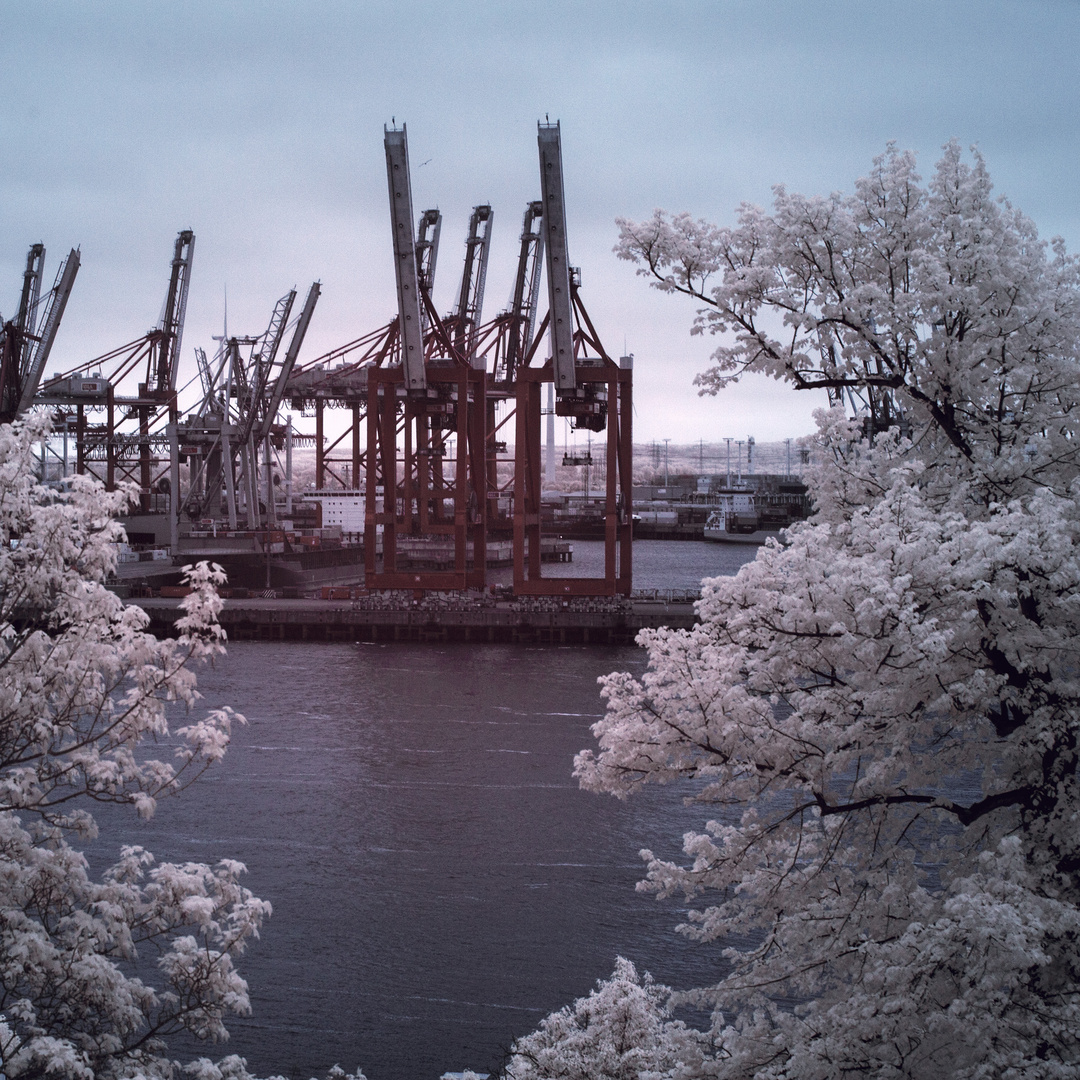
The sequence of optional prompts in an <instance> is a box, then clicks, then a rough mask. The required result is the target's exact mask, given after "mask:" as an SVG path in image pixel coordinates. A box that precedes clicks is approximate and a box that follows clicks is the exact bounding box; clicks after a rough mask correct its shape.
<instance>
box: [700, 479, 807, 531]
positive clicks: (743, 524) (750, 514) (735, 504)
mask: <svg viewBox="0 0 1080 1080" xmlns="http://www.w3.org/2000/svg"><path fill="white" fill-rule="evenodd" d="M790 523H791V519H790V518H787V517H786V516H782V517H781V518H780V519H778V518H777V517H776V515H774V514H773V515H769V517H768V518H765V519H763V517H762V515H761V513H759V511H758V508H757V505H756V504H755V502H754V495H753V492H750V491H726V492H723V493H721V495H720V506H719V508H718V509H716V510H714V511H713V512H712V513H711V514H710V515H709V518H708V520H707V521H706V522H705V539H706V540H715V541H716V542H717V543H721V544H764V543H765V541H766V540H768V538H769V537H770V536H772V537H776V538H777V539H779V536H780V530H781V529H782V528H784V527H785V526H787V525H789V524H790Z"/></svg>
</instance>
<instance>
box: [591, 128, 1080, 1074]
mask: <svg viewBox="0 0 1080 1080" xmlns="http://www.w3.org/2000/svg"><path fill="white" fill-rule="evenodd" d="M620 225H621V240H620V244H619V247H618V248H617V249H616V250H617V251H618V253H619V254H620V255H621V256H622V257H624V258H627V259H631V260H633V261H635V262H637V263H638V264H639V266H640V272H641V273H643V274H645V275H647V276H649V277H650V278H651V279H652V280H653V281H654V283H655V284H656V285H657V287H659V288H660V289H662V290H665V291H668V292H676V293H684V294H687V295H689V296H691V297H693V298H695V299H696V300H697V301H699V302H700V304H701V309H700V311H699V314H698V317H697V321H696V324H695V329H697V330H698V331H701V332H715V333H719V334H721V335H723V344H722V345H721V347H720V348H719V349H718V350H717V351H716V353H715V361H716V364H715V367H714V368H713V369H712V370H711V371H709V372H707V373H705V375H703V376H702V378H701V382H702V385H703V387H704V389H705V390H706V391H716V390H718V389H720V388H721V387H722V386H723V385H724V384H725V382H726V381H727V380H728V379H730V378H732V377H737V376H738V375H739V374H740V373H742V372H744V371H757V372H764V373H767V374H770V375H773V376H775V377H776V378H778V379H784V380H787V381H788V382H789V383H792V384H794V385H795V386H797V387H825V388H827V389H828V390H830V391H831V392H832V393H833V395H834V398H835V400H837V401H839V400H840V398H841V397H843V398H844V399H845V400H847V402H848V404H851V402H852V401H854V402H855V403H856V404H857V405H859V407H860V415H859V416H857V417H855V418H854V419H852V418H850V417H848V416H846V415H845V413H844V410H843V409H841V408H839V407H834V408H833V409H832V410H831V411H828V412H823V413H822V414H820V416H819V429H820V430H819V433H818V436H817V451H816V455H815V456H816V459H817V461H818V462H819V464H818V466H817V467H816V470H815V472H814V474H813V475H812V476H811V477H810V484H811V491H812V495H813V497H814V500H815V505H816V513H815V515H814V517H813V518H812V520H810V521H809V522H807V523H804V524H801V525H797V526H795V527H794V528H792V529H791V530H790V531H789V533H788V537H787V541H786V543H785V544H783V545H782V546H781V545H776V544H771V545H770V546H767V547H765V548H763V549H762V550H761V551H760V553H759V555H758V558H757V559H756V561H754V562H753V563H750V564H748V565H747V566H744V567H743V568H742V570H741V572H740V573H739V574H738V575H737V576H736V577H734V578H718V579H714V580H711V581H707V582H706V583H705V588H704V593H703V599H702V601H701V604H700V607H699V613H700V616H701V623H700V625H699V626H697V627H696V628H695V629H694V630H692V631H688V632H675V631H667V630H659V631H654V632H648V631H646V632H645V633H644V634H643V635H642V638H641V639H640V640H641V641H642V644H643V645H644V646H645V648H646V649H647V650H648V653H649V661H650V663H649V667H648V670H647V672H646V674H645V675H644V676H643V677H642V678H640V679H635V678H632V677H630V676H629V675H626V674H617V675H612V676H609V677H608V678H607V679H606V680H604V693H605V694H606V696H607V713H606V716H605V718H604V719H603V720H601V721H600V722H599V723H598V724H597V725H596V726H595V728H594V732H595V734H596V735H597V737H598V740H599V750H598V752H595V753H594V752H591V751H586V752H583V753H582V754H580V755H579V757H578V759H577V763H576V772H577V775H578V776H579V778H580V781H581V783H582V784H583V785H584V786H585V787H587V788H590V789H593V790H596V791H606V792H612V793H614V794H616V795H618V796H627V795H630V794H631V793H633V792H634V791H635V790H637V789H638V788H640V787H641V786H642V785H644V784H647V783H656V782H659V783H665V782H669V781H675V780H680V781H690V782H692V783H693V784H694V785H696V787H695V790H696V792H697V794H696V796H695V797H696V798H697V799H699V800H700V801H701V802H702V803H703V804H705V805H707V806H709V807H710V815H711V820H709V821H708V823H707V824H706V825H705V827H704V829H703V830H702V831H701V832H700V833H696V834H688V835H687V836H686V837H685V843H684V846H685V851H686V854H687V856H688V860H687V861H685V862H673V861H668V860H664V859H659V858H656V857H653V856H652V855H651V853H648V852H646V853H644V854H645V856H646V858H647V860H648V877H647V881H646V882H645V883H644V887H645V888H646V889H648V890H651V891H654V892H656V893H658V894H659V895H661V896H665V895H670V894H673V893H676V892H684V893H685V894H686V895H688V896H689V897H692V898H696V899H695V901H694V909H693V911H692V913H691V915H690V918H689V920H688V922H687V924H686V925H685V926H684V927H683V930H684V931H685V932H686V933H687V934H689V935H691V936H692V937H695V938H697V939H699V940H701V941H716V942H721V943H723V944H724V945H725V946H726V947H725V951H724V956H725V958H726V965H727V966H726V967H725V968H724V969H723V970H721V971H718V973H717V981H716V984H715V985H714V986H713V987H712V988H710V995H711V1000H712V1001H713V1002H714V1003H715V1007H716V1009H717V1013H716V1014H715V1021H714V1026H713V1030H712V1032H711V1037H712V1040H713V1047H712V1050H711V1053H710V1056H709V1058H708V1060H707V1062H706V1063H705V1064H703V1065H702V1066H701V1068H699V1069H695V1070H693V1071H692V1073H691V1074H693V1075H710V1076H717V1077H730V1078H736V1077H738V1078H740V1080H743V1078H747V1077H756V1078H770V1080H772V1078H781V1077H784V1078H794V1077H800V1078H825V1077H836V1078H839V1077H850V1076H856V1075H857V1076H874V1077H913V1078H914V1077H919V1078H921V1080H929V1078H935V1077H957V1078H959V1077H963V1078H972V1080H974V1078H987V1080H989V1078H991V1077H994V1078H997V1077H1011V1078H1021V1077H1023V1078H1025V1080H1034V1078H1061V1077H1076V1076H1078V1075H1080V952H1078V944H1080V910H1078V901H1080V880H1078V873H1080V817H1078V812H1080V798H1078V795H1080V792H1078V785H1077V766H1078V750H1077V739H1078V733H1080V683H1078V677H1080V558H1078V540H1080V509H1078V497H1080V482H1078V474H1080V368H1078V364H1077V356H1078V344H1080V278H1078V267H1077V263H1076V261H1075V260H1074V259H1073V258H1072V257H1069V256H1067V255H1066V254H1065V251H1064V248H1063V245H1062V244H1061V242H1060V241H1057V240H1055V241H1054V242H1053V243H1052V245H1050V246H1049V248H1048V247H1047V245H1045V244H1043V243H1042V242H1040V241H1039V239H1038V236H1037V234H1036V230H1035V228H1034V226H1033V225H1032V224H1031V222H1030V221H1028V220H1027V219H1026V218H1025V217H1023V215H1021V214H1020V213H1018V212H1017V211H1016V210H1014V209H1013V208H1012V207H1010V206H1009V205H1008V203H1006V202H1004V201H999V200H995V199H994V198H993V197H992V194H991V185H990V181H989V178H988V176H987V173H986V169H985V167H984V164H983V162H982V159H981V158H980V157H979V156H978V155H977V154H975V155H974V159H973V161H972V162H970V163H969V162H968V161H965V158H964V155H963V154H962V153H961V151H960V149H959V148H958V147H957V146H956V145H955V144H950V145H948V146H947V147H946V148H945V153H944V157H943V158H942V160H941V162H940V163H939V164H938V166H937V169H936V172H935V174H934V176H933V178H932V179H931V181H930V182H929V184H927V185H925V186H924V185H923V184H922V183H921V181H920V178H919V177H918V176H917V175H916V172H915V165H914V161H913V159H912V157H911V156H910V155H909V154H904V153H900V152H898V151H896V150H895V149H894V148H892V147H890V148H889V149H888V151H887V152H886V153H885V154H884V155H883V156H882V157H881V158H879V159H877V160H876V161H875V163H874V168H873V171H872V172H871V174H870V176H869V177H867V178H866V179H864V180H861V181H859V182H858V183H857V185H856V187H855V192H854V194H853V195H850V196H842V195H834V196H831V197H829V198H804V197H802V196H799V195H793V194H789V193H788V192H787V191H785V190H784V189H783V188H777V189H776V191H775V206H774V210H773V213H772V214H766V213H765V212H763V211H761V210H758V209H756V208H754V207H749V206H744V207H743V208H742V209H741V211H740V214H739V219H738V223H737V224H736V226H735V227H733V228H717V227H714V226H711V225H709V224H707V223H704V222H700V221H693V220H691V219H690V218H689V217H688V216H686V215H678V216H674V217H672V216H669V215H667V214H664V213H662V212H657V213H656V215H655V216H654V217H653V218H652V219H651V220H650V221H647V222H645V223H641V224H634V223H631V222H626V221H623V222H620ZM673 1075H674V1074H673Z"/></svg>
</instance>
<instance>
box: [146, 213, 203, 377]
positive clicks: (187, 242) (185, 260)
mask: <svg viewBox="0 0 1080 1080" xmlns="http://www.w3.org/2000/svg"><path fill="white" fill-rule="evenodd" d="M194 254H195V234H194V233H193V232H192V231H191V230H190V229H183V230H182V231H181V232H179V233H178V234H177V236H176V242H175V244H174V245H173V258H172V264H171V272H170V274H169V289H168V292H166V294H165V306H164V308H163V309H162V313H161V323H160V324H159V326H158V328H157V334H156V335H155V336H157V338H158V342H157V363H156V364H152V365H151V367H150V370H149V371H148V372H147V391H148V392H149V393H150V394H151V395H152V396H154V397H161V398H168V397H171V396H172V393H173V391H174V390H175V389H176V374H177V369H178V367H179V365H180V344H181V341H182V340H183V337H184V316H185V315H186V314H187V298H188V286H189V284H190V283H191V260H192V256H193V255H194Z"/></svg>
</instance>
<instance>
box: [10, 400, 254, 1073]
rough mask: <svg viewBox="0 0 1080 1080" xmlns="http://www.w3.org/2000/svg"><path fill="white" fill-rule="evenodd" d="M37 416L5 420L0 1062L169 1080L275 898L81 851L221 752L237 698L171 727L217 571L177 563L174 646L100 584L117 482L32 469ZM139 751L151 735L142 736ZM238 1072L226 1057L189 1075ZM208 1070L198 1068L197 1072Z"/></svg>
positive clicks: (225, 872) (27, 1069)
mask: <svg viewBox="0 0 1080 1080" xmlns="http://www.w3.org/2000/svg"><path fill="white" fill-rule="evenodd" d="M46 430H47V427H46V424H45V422H44V421H43V420H42V419H41V418H39V417H31V419H29V420H28V421H26V422H25V423H22V424H17V425H15V426H10V425H4V426H0V1014H3V1017H4V1019H5V1021H6V1022H3V1023H0V1072H2V1073H3V1074H5V1075H6V1076H8V1077H11V1078H14V1077H46V1076H47V1077H49V1078H51V1080H65V1078H69V1077H70V1078H78V1080H91V1078H93V1077H118V1076H134V1075H143V1076H163V1077H164V1076H171V1075H172V1074H173V1066H172V1064H170V1062H169V1060H168V1058H167V1057H166V1056H165V1053H166V1044H165V1039H166V1037H167V1036H169V1035H170V1034H173V1033H176V1032H180V1031H187V1032H190V1033H192V1034H193V1035H195V1036H197V1037H199V1038H202V1039H211V1040H220V1039H224V1038H225V1037H226V1036H227V1032H226V1029H225V1018H226V1016H227V1015H228V1014H230V1013H237V1014H238V1013H245V1012H247V1011H248V996H247V985H246V984H245V982H244V980H243V979H242V978H241V977H240V976H239V974H238V973H237V972H236V970H235V969H234V967H233V957H235V956H236V955H237V954H238V953H240V952H241V951H242V950H243V948H244V945H245V943H246V942H247V941H248V940H250V939H251V937H252V936H254V935H256V934H257V932H258V928H259V925H260V923H261V922H262V920H263V918H264V917H266V916H267V915H268V914H269V913H270V906H269V904H267V903H265V902H263V901H261V900H259V899H258V898H257V897H255V896H253V895H252V894H251V892H250V891H249V890H247V889H245V888H243V887H242V886H241V885H240V884H239V878H240V875H241V874H242V873H243V871H244V867H243V866H242V865H241V864H240V863H238V862H235V861H231V860H224V861H222V862H220V863H218V864H217V865H216V866H214V867H210V866H205V865H201V864H194V863H187V864H183V865H172V864H167V863H157V862H155V860H154V858H153V856H152V855H150V854H149V853H148V852H146V851H144V850H142V849H141V848H138V847H125V848H123V849H122V851H121V852H120V858H119V861H118V862H117V863H116V864H115V865H113V866H112V867H110V868H109V869H108V870H107V871H106V872H105V873H104V875H103V877H102V879H101V880H100V881H95V880H93V879H92V878H91V877H90V875H89V873H88V869H87V862H86V860H85V858H84V857H83V855H82V854H80V852H79V851H78V850H76V848H75V847H73V846H72V845H73V843H76V842H78V841H79V840H85V839H89V838H92V837H93V836H94V835H95V832H96V829H95V823H94V819H93V816H92V814H91V813H90V812H89V810H88V807H90V806H92V805H93V804H94V803H109V802H112V803H128V804H131V805H132V806H133V807H135V808H136V809H137V811H138V812H139V813H140V814H142V815H143V816H148V815H150V814H151V813H153V810H154V806H155V803H156V800H157V799H159V798H160V797H162V796H164V795H170V794H173V793H175V792H177V791H179V790H180V789H181V788H182V787H184V786H185V785H186V784H187V783H189V782H190V781H191V780H192V779H194V777H195V776H197V775H198V774H199V773H201V772H202V771H203V770H204V769H205V768H206V767H207V766H208V765H210V764H211V763H213V762H215V761H217V760H218V759H219V758H220V757H221V756H222V754H223V753H224V752H225V748H226V745H227V743H228V740H229V729H230V725H231V724H232V723H234V722H236V721H238V720H242V718H241V717H238V716H236V715H235V714H233V713H232V712H231V710H229V709H221V710H214V711H211V712H210V713H209V714H208V715H206V716H205V717H203V718H201V719H192V720H191V721H190V722H188V723H187V724H186V725H185V726H183V727H181V728H180V729H179V730H177V731H175V732H174V733H172V737H173V739H174V740H178V741H179V748H178V749H175V751H170V754H171V756H172V760H159V759H158V758H156V757H154V756H153V754H152V753H147V747H146V745H145V744H146V743H147V742H148V741H154V740H164V739H166V738H167V737H169V736H170V730H169V724H168V720H167V715H166V709H167V705H168V703H170V702H173V703H179V704H180V705H182V706H186V707H187V709H188V710H190V709H192V708H193V707H195V706H196V704H197V701H198V697H199V695H198V693H197V691H196V689H195V676H194V674H193V672H192V670H191V666H192V664H193V663H196V662H198V661H202V660H206V659H209V658H212V657H214V656H216V655H218V654H220V653H222V651H223V648H222V642H223V634H222V631H221V629H220V627H219V626H218V625H217V618H216V616H217V612H218V610H219V608H220V600H219V599H218V597H217V593H216V591H215V588H214V586H215V584H217V583H220V582H221V581H223V580H224V578H223V575H222V574H221V573H220V570H217V569H213V568H210V567H208V566H207V565H206V564H202V565H201V566H200V567H198V568H196V569H195V570H193V571H191V572H190V573H189V580H190V582H191V584H192V585H193V586H194V591H193V592H192V594H191V595H190V596H189V597H188V598H187V599H186V600H185V601H184V605H183V606H184V615H183V617H182V618H181V619H180V621H179V622H178V624H177V625H178V629H179V636H178V637H177V638H176V639H175V640H171V641H169V640H165V641H159V640H157V639H155V638H154V637H153V636H152V635H150V634H148V633H146V630H145V628H146V624H147V619H146V616H145V614H144V613H143V612H142V611H140V610H139V609H138V608H135V607H129V606H125V605H124V604H123V603H122V602H121V601H120V600H119V599H118V598H117V597H116V596H115V595H114V594H113V593H111V592H109V591H108V590H107V589H106V588H105V587H104V585H103V582H104V580H105V577H106V575H107V573H108V572H109V571H110V570H111V568H112V566H113V564H114V561H115V551H116V547H115V542H116V541H117V540H119V539H120V538H121V537H122V531H121V529H120V527H119V525H118V524H117V523H116V522H115V521H114V520H113V518H114V516H115V515H116V514H117V513H119V512H121V511H122V510H123V509H124V508H125V504H126V502H127V499H128V495H127V493H126V492H117V493H113V494H108V493H106V492H105V491H104V490H103V489H102V487H101V485H100V484H98V483H96V482H95V481H92V480H90V479H89V478H86V477H74V478H73V479H72V480H71V481H70V484H69V486H68V487H67V488H66V489H65V490H62V491H58V490H55V489H53V488H48V487H45V486H43V485H41V484H40V483H39V482H38V481H37V479H36V478H35V471H34V444H35V441H36V440H38V439H40V438H41V436H42V435H43V434H44V433H45V431H46ZM140 744H143V745H140ZM215 1068H216V1069H217V1070H218V1073H219V1074H220V1075H221V1076H241V1075H246V1073H244V1069H243V1063H242V1061H241V1060H240V1059H238V1058H230V1059H226V1060H225V1061H224V1062H222V1063H221V1065H220V1066H212V1065H211V1063H210V1062H208V1061H205V1060H204V1061H202V1062H199V1063H196V1066H195V1069H196V1071H198V1070H200V1069H201V1070H202V1072H200V1073H199V1075H204V1074H206V1075H210V1072H212V1070H213V1069H215ZM208 1070H210V1071H208Z"/></svg>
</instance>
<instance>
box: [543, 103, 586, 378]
mask: <svg viewBox="0 0 1080 1080" xmlns="http://www.w3.org/2000/svg"><path fill="white" fill-rule="evenodd" d="M537 144H538V145H539V148H540V194H541V197H542V199H543V203H544V235H545V237H546V240H547V243H546V245H545V254H546V256H547V258H546V266H547V280H548V300H549V311H550V318H549V319H548V326H549V329H550V332H551V364H552V369H553V372H554V375H555V389H556V391H559V390H573V389H575V388H576V387H577V373H576V372H575V370H574V317H573V307H572V302H571V298H570V260H569V256H568V253H567V246H566V203H565V198H564V194H563V168H562V146H561V141H560V133H559V123H558V121H556V122H555V123H554V124H537Z"/></svg>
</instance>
